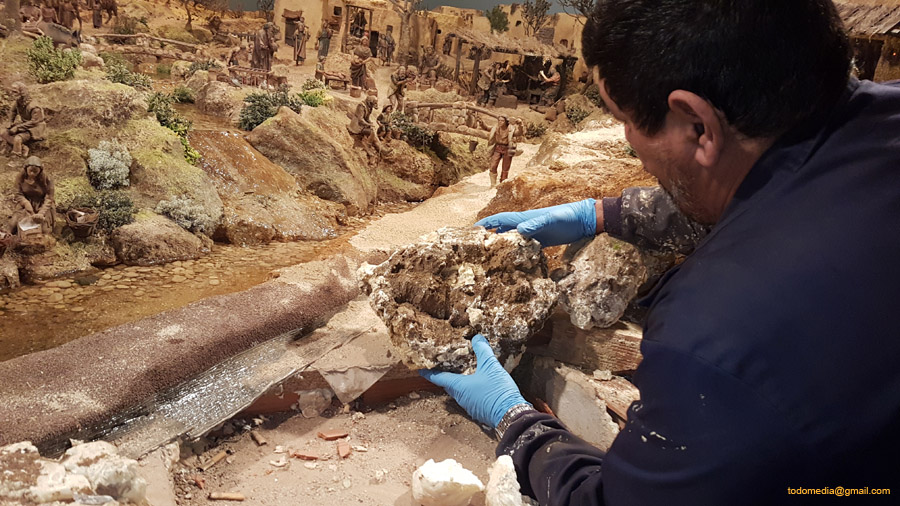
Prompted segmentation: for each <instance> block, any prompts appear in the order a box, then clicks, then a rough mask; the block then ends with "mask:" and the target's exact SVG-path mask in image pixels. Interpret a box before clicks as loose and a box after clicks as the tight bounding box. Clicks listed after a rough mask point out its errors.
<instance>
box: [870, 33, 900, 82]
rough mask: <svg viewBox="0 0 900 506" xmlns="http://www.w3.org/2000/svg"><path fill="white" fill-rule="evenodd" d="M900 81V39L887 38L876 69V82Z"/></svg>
mask: <svg viewBox="0 0 900 506" xmlns="http://www.w3.org/2000/svg"><path fill="white" fill-rule="evenodd" d="M894 79H900V37H886V38H885V41H884V47H883V48H882V51H881V60H880V61H879V62H878V67H877V68H876V69H875V81H879V82H883V81H891V80H894Z"/></svg>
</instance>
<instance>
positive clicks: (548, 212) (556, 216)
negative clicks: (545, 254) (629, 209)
mask: <svg viewBox="0 0 900 506" xmlns="http://www.w3.org/2000/svg"><path fill="white" fill-rule="evenodd" d="M595 205H596V201H595V200H594V199H586V200H582V201H579V202H573V203H571V204H561V205H558V206H552V207H544V208H541V209H533V210H531V211H522V212H512V213H499V214H495V215H492V216H488V217H487V218H483V219H481V220H479V221H478V222H477V223H475V226H476V227H484V228H496V229H497V232H501V233H502V232H508V231H510V230H513V229H515V230H518V231H519V233H520V234H522V235H523V236H524V237H530V238H533V239H536V240H537V241H538V242H539V243H541V246H544V247H547V246H559V245H560V244H570V243H573V242H575V241H578V240H580V239H584V238H586V237H594V235H596V233H597V208H596V207H595Z"/></svg>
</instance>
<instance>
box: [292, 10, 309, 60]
mask: <svg viewBox="0 0 900 506" xmlns="http://www.w3.org/2000/svg"><path fill="white" fill-rule="evenodd" d="M308 32H309V31H308V30H307V28H306V19H304V18H303V16H300V20H299V21H297V31H296V32H294V64H295V65H303V62H305V61H306V41H308V40H309V33H308Z"/></svg>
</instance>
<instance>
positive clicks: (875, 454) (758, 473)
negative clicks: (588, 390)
mask: <svg viewBox="0 0 900 506" xmlns="http://www.w3.org/2000/svg"><path fill="white" fill-rule="evenodd" d="M795 137H796V136H795ZM648 299H649V304H650V310H649V314H648V318H647V321H646V322H645V328H644V340H643V344H642V345H641V351H642V353H643V355H644V359H643V362H642V363H641V365H640V367H639V368H638V370H637V372H636V374H635V376H634V382H635V384H636V385H637V387H638V388H639V389H640V392H641V400H640V401H639V402H635V403H634V404H633V405H632V406H631V408H630V410H629V413H628V423H627V425H626V427H625V428H624V429H623V430H622V431H621V433H620V434H619V435H618V437H617V438H616V440H615V442H614V443H613V445H612V447H611V448H610V449H609V452H608V453H607V454H604V453H603V452H601V451H599V450H597V449H595V448H593V447H591V446H590V445H588V444H587V443H585V442H583V441H581V440H580V439H578V438H576V437H575V436H573V435H572V434H571V433H569V432H568V431H566V430H565V428H564V427H563V426H562V425H561V424H560V423H559V422H558V421H557V420H555V419H553V418H552V417H550V416H549V415H544V414H540V413H536V412H530V413H526V414H524V415H520V416H519V418H518V419H517V420H516V421H515V422H514V423H513V424H512V426H511V427H510V428H509V430H507V432H506V434H505V435H504V437H503V438H502V440H501V442H500V446H499V448H498V450H497V453H498V455H500V454H510V455H512V456H513V460H514V462H515V464H516V470H517V472H518V476H519V481H520V483H521V485H522V487H523V492H525V493H527V494H530V495H532V496H534V497H536V498H537V499H538V500H539V501H540V502H541V504H544V505H550V504H552V505H579V506H580V505H600V504H609V505H613V506H618V505H666V506H673V505H680V504H690V505H726V504H727V505H740V504H748V505H763V504H792V503H797V502H810V500H815V499H819V500H821V499H822V497H819V496H809V495H807V496H800V495H792V494H790V493H789V490H788V489H789V488H801V487H802V488H817V489H821V488H825V487H830V488H836V487H844V488H865V487H869V489H870V490H871V489H873V488H884V487H888V488H893V490H892V493H893V495H900V325H898V316H900V86H896V85H890V86H889V85H878V84H873V83H871V82H862V83H860V82H859V81H856V80H855V79H854V80H852V81H851V82H850V83H849V89H848V92H847V93H846V94H845V96H844V97H843V99H842V100H841V102H840V103H839V104H837V106H836V107H835V109H834V111H833V113H832V114H831V116H830V118H829V120H828V122H827V124H826V125H825V126H824V127H823V128H822V129H820V130H819V131H818V132H816V133H815V134H811V135H808V136H805V137H801V138H800V140H794V141H793V142H785V141H780V142H779V143H777V144H776V145H775V146H773V147H772V148H771V149H770V150H768V151H767V152H766V153H765V154H764V155H763V157H762V158H761V159H760V160H759V161H758V162H757V163H756V165H755V166H754V168H753V169H752V170H751V172H750V173H749V175H748V176H747V178H746V179H745V180H744V181H743V183H742V184H741V186H740V188H739V190H738V192H737V194H736V195H735V197H734V200H733V201H732V202H731V203H730V204H729V206H728V208H727V209H726V210H725V213H724V215H723V216H722V218H721V220H720V222H719V223H718V224H717V225H716V226H715V227H713V229H712V230H711V232H710V233H709V235H708V236H707V237H706V238H705V239H704V240H703V241H702V242H701V243H700V244H699V245H698V247H697V249H696V250H695V251H694V252H693V253H692V254H691V255H690V256H689V257H688V258H687V260H686V261H685V262H684V263H683V264H682V265H681V266H679V267H677V268H676V269H674V270H672V271H670V272H669V273H668V274H667V275H666V277H664V278H663V280H661V281H660V283H659V284H658V285H657V287H656V288H655V289H654V291H653V292H652V293H651V294H650V296H649V297H648ZM869 499H873V498H871V497H869ZM844 500H849V501H858V498H854V499H846V498H845V499H844ZM887 502H890V500H889V499H888V500H887ZM848 504H849V503H848Z"/></svg>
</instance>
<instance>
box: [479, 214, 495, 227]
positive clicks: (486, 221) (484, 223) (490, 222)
mask: <svg viewBox="0 0 900 506" xmlns="http://www.w3.org/2000/svg"><path fill="white" fill-rule="evenodd" d="M474 226H476V227H484V228H497V227H499V226H500V219H499V218H497V215H496V214H495V215H493V216H488V217H487V218H482V219H480V220H478V221H476V222H475V225H474Z"/></svg>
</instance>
